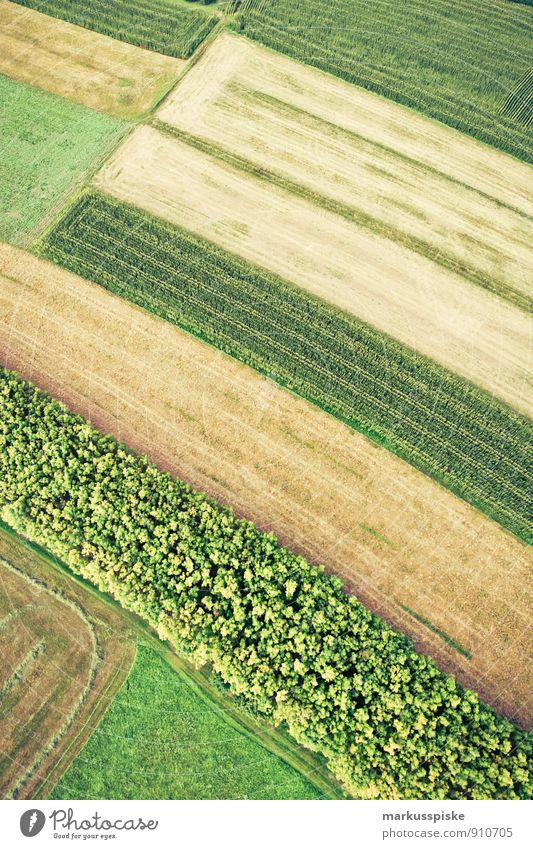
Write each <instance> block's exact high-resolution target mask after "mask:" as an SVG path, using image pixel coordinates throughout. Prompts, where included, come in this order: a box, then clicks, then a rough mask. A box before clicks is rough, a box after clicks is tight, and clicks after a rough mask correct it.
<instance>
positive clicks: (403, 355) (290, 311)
mask: <svg viewBox="0 0 533 849" xmlns="http://www.w3.org/2000/svg"><path fill="white" fill-rule="evenodd" d="M40 251H41V253H42V254H43V255H44V256H46V257H48V258H49V259H52V260H54V261H56V262H57V263H59V264H60V265H62V266H64V267H65V268H68V269H69V270H71V271H75V272H77V273H78V274H80V275H81V276H83V277H86V278H88V279H91V280H94V281H95V282H97V283H99V284H101V285H102V286H105V287H106V288H107V289H109V290H111V291H113V292H115V293H116V294H118V295H121V296H123V297H126V298H129V299H130V300H132V301H134V302H135V303H137V304H139V305H140V306H142V307H144V308H146V309H148V310H150V311H152V312H154V313H156V314H158V315H160V316H162V317H163V318H165V319H167V320H169V321H172V322H174V323H176V324H179V325H180V326H182V327H184V328H185V329H186V330H188V331H190V332H192V333H194V334H196V335H198V336H199V337H201V338H202V339H205V340H207V341H208V342H210V343H211V344H213V345H216V346H217V347H219V348H221V349H222V350H224V351H226V352H227V353H229V354H231V355H233V356H235V357H237V358H238V359H240V360H242V361H244V362H247V363H248V364H250V365H251V366H252V367H254V368H256V369H258V370H259V371H261V372H262V373H264V374H266V375H268V376H269V377H270V378H272V379H274V380H275V381H276V382H278V383H280V384H281V385H284V386H287V387H289V388H290V389H291V390H293V391H294V392H296V393H298V394H300V395H302V396H303V397H304V398H307V399H308V400H310V401H311V402H313V403H315V404H317V405H318V406H320V407H322V408H323V409H325V410H326V411H328V412H329V413H331V414H333V415H334V416H336V417H337V418H339V419H341V420H342V421H344V422H346V423H347V424H349V425H350V426H352V427H353V428H355V429H357V430H360V431H362V432H363V433H365V434H367V435H368V436H370V437H371V438H372V439H374V440H375V441H376V442H378V443H381V444H383V445H385V446H386V447H387V448H389V449H390V450H392V451H394V452H395V453H397V454H398V455H400V456H401V457H403V458H405V459H406V460H408V461H409V462H411V463H412V464H413V465H415V466H417V467H418V468H419V469H421V470H422V471H424V472H425V473H427V474H429V475H431V476H432V477H434V478H435V479H437V480H439V481H440V482H442V483H443V484H444V485H446V486H448V487H449V488H450V489H451V490H452V491H454V492H456V493H457V494H459V495H461V496H462V497H463V498H465V499H466V500H467V501H469V502H471V503H472V504H474V505H475V506H477V507H478V508H479V509H481V510H483V511H484V512H485V513H487V515H489V516H491V517H493V518H494V519H496V520H497V521H498V522H500V523H501V524H502V525H503V526H504V527H505V528H508V529H509V530H511V531H512V532H513V533H515V534H516V535H517V536H519V537H521V538H523V539H524V540H531V539H533V532H532V528H531V524H530V514H529V506H528V505H529V498H528V492H530V491H531V477H530V470H531V453H532V448H531V445H532V439H531V437H532V426H531V422H529V421H528V420H527V419H526V418H524V417H522V416H520V415H519V414H518V413H515V412H513V411H512V410H511V409H510V408H508V407H506V406H505V405H503V404H501V403H499V402H498V401H496V400H494V399H493V398H491V396H489V395H488V394H485V393H483V392H482V391H481V390H478V389H476V388H474V387H473V386H471V385H469V384H467V383H466V382H465V381H463V380H461V379H459V378H457V377H455V376H454V375H452V374H451V373H449V372H447V371H446V370H445V369H443V368H441V367H440V366H437V365H436V364H434V363H432V362H431V361H429V360H427V359H425V358H424V357H422V356H420V355H418V354H417V353H415V352H414V351H412V350H411V349H408V348H405V347H403V346H402V345H400V344H399V343H397V342H395V341H394V340H392V339H390V338H388V337H386V336H384V335H383V334H381V333H379V332H378V331H377V330H374V329H373V328H371V327H369V326H368V325H365V324H363V323H362V322H360V321H359V320H357V319H356V318H355V317H352V316H349V315H347V314H343V313H341V312H339V311H338V310H336V309H335V308H333V307H331V306H329V305H328V304H326V303H324V302H322V301H319V300H317V299H315V298H313V297H312V296H310V295H309V294H307V293H306V292H304V291H303V290H300V289H297V288H295V287H293V286H291V285H289V284H287V283H284V282H283V281H282V280H280V279H278V278H275V277H274V276H272V275H269V274H267V273H266V272H264V271H260V270H257V269H254V268H253V267H251V266H250V265H248V264H247V263H246V262H244V261H243V260H241V259H239V258H237V257H235V256H232V255H231V254H228V253H226V252H225V251H223V250H222V249H220V248H218V247H216V246H214V245H212V244H210V243H208V242H205V241H203V240H201V239H200V238H198V237H196V236H193V235H191V234H188V233H185V232H184V231H182V230H180V229H179V228H177V227H174V226H172V225H169V224H167V223H165V222H162V221H160V220H159V219H156V218H153V217H151V216H149V215H147V214H146V213H143V212H141V211H140V210H138V209H136V208H135V207H131V206H128V205H126V204H123V203H120V202H118V201H115V200H111V199H109V198H106V197H104V196H102V195H99V194H85V195H83V196H82V197H81V198H80V199H79V200H78V202H77V203H76V205H75V206H74V207H73V208H71V209H70V211H69V212H68V213H67V215H66V216H65V217H64V218H63V219H62V220H61V221H60V222H59V223H58V224H57V225H56V227H55V228H54V229H53V230H52V231H51V232H50V233H49V234H48V235H47V237H46V239H45V240H43V242H42V244H41V246H40Z"/></svg>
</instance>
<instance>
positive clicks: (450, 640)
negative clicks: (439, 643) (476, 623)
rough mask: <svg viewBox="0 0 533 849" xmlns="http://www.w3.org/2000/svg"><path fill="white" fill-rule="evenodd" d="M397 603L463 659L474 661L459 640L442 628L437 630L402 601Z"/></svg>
mask: <svg viewBox="0 0 533 849" xmlns="http://www.w3.org/2000/svg"><path fill="white" fill-rule="evenodd" d="M397 603H398V606H399V607H401V608H402V610H405V612H406V613H408V614H409V615H410V616H412V617H413V619H416V621H417V622H420V624H421V625H425V626H426V628H428V629H429V630H430V631H432V632H433V633H434V634H437V636H439V637H441V639H443V640H444V642H445V643H447V644H448V645H449V646H451V647H452V649H455V651H457V652H459V654H462V655H463V657H466V658H467V660H472V655H471V653H470V652H469V651H467V650H466V649H465V648H464V646H462V645H461V643H458V642H457V640H454V639H453V637H449V636H448V634H446V633H445V632H444V631H441V630H440V628H437V626H436V625H434V624H433V622H430V620H429V619H426V618H425V617H424V616H421V615H420V614H419V613H416V611H414V610H412V608H410V607H407V605H406V604H402V603H401V602H400V601H398V602H397Z"/></svg>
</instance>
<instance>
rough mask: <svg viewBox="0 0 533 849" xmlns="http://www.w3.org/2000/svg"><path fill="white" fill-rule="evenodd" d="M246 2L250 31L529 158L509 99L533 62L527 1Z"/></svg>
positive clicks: (532, 156) (245, 28) (532, 153)
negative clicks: (507, 111)
mask: <svg viewBox="0 0 533 849" xmlns="http://www.w3.org/2000/svg"><path fill="white" fill-rule="evenodd" d="M242 6H243V11H242V13H241V15H240V16H239V17H240V21H239V22H238V29H239V31H240V32H243V33H244V34H245V35H247V36H249V37H251V38H255V39H257V40H258V41H260V42H262V43H263V44H266V45H267V46H268V47H272V48H274V49H275V50H279V51H281V52H282V53H286V54H287V55H289V56H291V57H293V58H294V59H299V60H300V61H302V62H305V63H307V64H310V65H315V66H316V67H318V68H321V69H323V70H324V71H329V72H330V73H331V74H334V75H336V76H339V77H342V78H343V79H345V80H348V82H350V83H356V84H357V85H358V86H361V87H363V88H365V89H368V90H370V91H375V92H377V93H379V94H382V95H384V96H385V97H387V98H390V99H391V100H395V101H397V102H399V103H403V104H405V105H407V106H410V107H412V108H413V109H416V110H417V111H419V112H422V113H424V114H426V115H429V116H430V117H431V118H436V119H437V120H438V121H442V122H443V123H445V124H448V125H449V126H451V127H456V128H457V129H458V130H461V132H463V133H467V134H469V135H472V136H474V137H476V138H478V139H480V140H481V141H484V142H486V143H488V144H491V145H494V146H495V147H499V148H500V149H501V150H505V151H507V152H509V153H512V154H513V155H514V156H516V157H517V158H518V159H524V160H526V161H528V162H531V161H532V160H533V147H532V144H531V135H530V134H529V133H528V129H527V126H524V124H523V123H522V122H521V121H520V120H517V119H516V118H515V119H513V117H512V116H509V115H506V114H505V111H504V109H503V107H504V104H505V100H506V98H507V97H508V95H509V94H510V92H512V91H513V90H514V89H515V87H516V85H517V83H518V82H519V81H520V79H521V78H522V76H523V74H524V73H525V72H526V71H527V70H528V67H530V66H531V64H532V62H533V50H532V42H531V9H528V8H525V6H522V5H519V4H517V3H509V2H507V0H489V2H487V0H468V2H465V0H434V2H432V3H430V4H427V3H424V2H423V0H402V2H390V0H373V2H372V3H368V2H366V0H348V2H347V0H329V2H327V3H323V2H322V0H306V2H305V3H299V2H298V0H271V2H268V3H261V2H255V0H252V2H245V3H243V4H242Z"/></svg>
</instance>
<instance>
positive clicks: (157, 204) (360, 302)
mask: <svg viewBox="0 0 533 849" xmlns="http://www.w3.org/2000/svg"><path fill="white" fill-rule="evenodd" d="M94 183H95V185H96V186H98V188H99V189H101V190H102V191H104V192H107V193H108V194H110V195H113V196H114V197H116V198H119V199H120V200H123V201H128V202H130V203H134V204H136V205H137V206H139V207H142V208H144V209H146V210H147V211H148V212H150V213H153V214H155V215H158V216H161V217H162V218H165V219H167V220H168V221H171V222H173V223H175V224H178V225H180V226H182V227H184V228H186V229H187V230H190V231H193V232H194V233H197V234H199V235H201V236H203V237H205V238H207V239H209V240H211V241H212V242H215V243H217V244H218V245H221V246H222V247H223V248H226V249H227V250H230V251H232V252H233V253H236V254H239V255H240V256H242V257H244V258H245V259H247V260H249V261H251V262H253V263H255V264H257V265H259V266H263V267H264V268H267V269H268V270H269V271H272V272H274V273H276V274H279V275H280V276H281V277H283V278H284V279H285V280H288V281H290V282H292V283H294V284H296V285H297V286H300V287H301V288H303V289H307V290H308V291H309V292H312V293H313V294H314V295H317V296H319V297H321V298H323V299H324V300H326V301H329V302H331V303H333V304H335V305H336V306H337V307H340V308H341V309H343V310H346V311H348V312H351V313H354V314H355V315H357V316H359V317H360V318H362V319H363V320H364V321H366V322H368V323H369V324H372V325H373V326H374V327H376V328H378V329H379V330H381V331H384V332H386V333H388V334H390V335H391V336H393V337H395V338H396V339H398V340H399V341H400V342H403V343H404V344H406V345H409V346H410V347H411V348H415V349H416V350H418V351H420V352H421V353H422V354H425V355H426V356H427V357H430V358H431V359H433V360H436V361H437V362H438V363H440V364H441V365H444V366H446V367H447V368H449V369H450V370H451V371H453V372H455V373H456V374H458V375H460V376H461V377H465V378H467V379H468V380H471V381H472V382H473V383H476V384H477V385H478V386H481V387H482V388H483V389H486V390H488V391H489V392H491V393H493V394H494V395H496V396H497V397H498V398H500V399H502V400H504V401H506V402H507V403H509V404H510V405H511V406H513V407H515V408H516V409H517V410H519V411H520V412H523V413H526V414H531V415H533V402H532V395H531V391H530V386H529V384H528V379H529V377H530V366H531V322H530V318H529V316H528V315H527V314H526V313H524V312H522V310H520V309H519V308H517V307H513V306H511V305H510V304H508V303H506V302H505V301H503V300H502V299H501V298H499V297H497V296H496V295H493V294H491V293H490V292H487V291H485V290H484V289H482V288H481V287H478V286H475V285H473V284H472V283H470V282H469V281H467V280H464V279H463V278H461V277H460V276H459V275H458V274H455V273H452V272H451V271H448V270H446V269H444V268H441V267H440V266H438V265H436V264H435V263H433V262H432V261H431V260H429V259H427V258H426V257H423V256H420V255H418V254H416V253H414V252H413V251H411V250H409V249H408V248H406V247H403V246H401V245H398V244H396V243H394V242H393V241H391V240H390V239H387V238H385V237H383V236H378V235H376V234H373V233H370V232H368V230H366V229H363V228H361V227H358V226H356V225H355V224H353V223H352V222H349V221H347V220H345V219H344V218H342V217H341V216H339V215H337V214H335V213H333V212H330V211H328V210H325V209H322V208H320V207H318V206H316V205H315V204H313V203H312V202H310V201H308V200H304V199H302V198H300V197H298V196H297V195H295V194H294V193H292V192H289V191H286V190H285V189H283V188H280V187H277V186H274V185H272V184H271V183H268V182H265V181H263V180H260V179H258V178H256V177H254V176H252V175H250V174H248V173H246V172H245V171H242V170H239V169H236V168H234V167H233V166H231V165H229V164H227V163H225V162H223V161H221V160H219V159H215V158H214V157H212V156H210V155H208V154H206V153H203V152H201V151H199V150H197V149H195V148H194V147H191V146H189V145H188V144H185V143H183V142H182V141H180V140H178V139H175V138H169V137H168V136H166V135H163V134H161V133H159V132H158V131H157V130H155V129H153V128H152V127H147V126H143V127H139V128H138V129H137V130H135V132H134V133H133V134H132V135H130V136H129V137H128V138H127V140H126V141H125V142H124V143H123V144H122V145H120V146H119V147H118V148H117V149H116V150H115V152H114V153H113V154H112V155H111V157H110V158H109V159H108V161H107V162H106V164H105V165H104V167H103V168H102V170H101V171H100V172H99V173H98V174H97V175H96V177H95V178H94Z"/></svg>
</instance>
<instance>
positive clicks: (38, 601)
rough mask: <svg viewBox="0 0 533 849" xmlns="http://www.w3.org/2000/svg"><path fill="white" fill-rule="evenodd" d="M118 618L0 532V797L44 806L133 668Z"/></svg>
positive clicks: (128, 640)
mask: <svg viewBox="0 0 533 849" xmlns="http://www.w3.org/2000/svg"><path fill="white" fill-rule="evenodd" d="M134 654H135V642H134V640H132V638H131V635H130V634H129V633H128V630H127V626H125V625H124V624H123V623H122V619H121V617H120V616H119V615H118V614H117V613H115V611H114V610H112V609H109V608H108V606H107V605H106V604H105V603H104V602H101V601H99V600H98V599H96V598H95V597H94V596H93V595H92V594H90V593H89V591H87V590H84V589H83V588H81V587H80V586H79V585H77V584H75V583H73V582H72V580H71V579H70V578H69V577H67V576H66V575H63V574H61V573H60V572H58V571H56V570H55V569H54V568H53V567H52V566H50V565H49V564H48V563H47V562H46V560H45V559H44V558H43V557H41V556H39V555H38V554H37V553H36V552H35V551H33V550H32V549H31V548H30V547H28V546H27V545H26V544H23V543H21V542H20V540H18V539H16V538H15V537H14V535H13V534H11V533H9V532H7V531H5V530H3V529H2V528H0V657H1V658H2V660H1V662H0V741H1V747H0V748H1V752H2V754H1V756H0V764H1V769H0V773H1V776H2V780H1V783H0V797H1V798H13V797H16V798H44V797H45V796H46V794H47V792H48V791H49V790H51V788H52V787H53V785H54V783H55V781H57V778H58V777H59V776H60V775H61V774H62V773H63V771H64V770H65V769H66V767H67V766H68V765H69V763H70V762H71V760H72V759H73V758H74V757H75V755H76V754H77V753H78V752H79V751H80V749H81V747H82V745H83V743H84V742H85V741H86V740H87V739H88V737H89V736H90V734H91V732H92V731H93V730H94V728H95V726H96V725H97V723H98V721H99V719H100V718H101V716H102V714H103V712H104V710H105V709H106V707H107V706H108V705H109V703H110V701H111V699H112V697H113V696H114V694H115V693H116V691H117V689H118V688H119V686H120V684H121V683H122V682H123V681H124V678H125V676H126V675H127V673H128V670H129V668H130V666H131V664H132V662H133V657H134Z"/></svg>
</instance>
